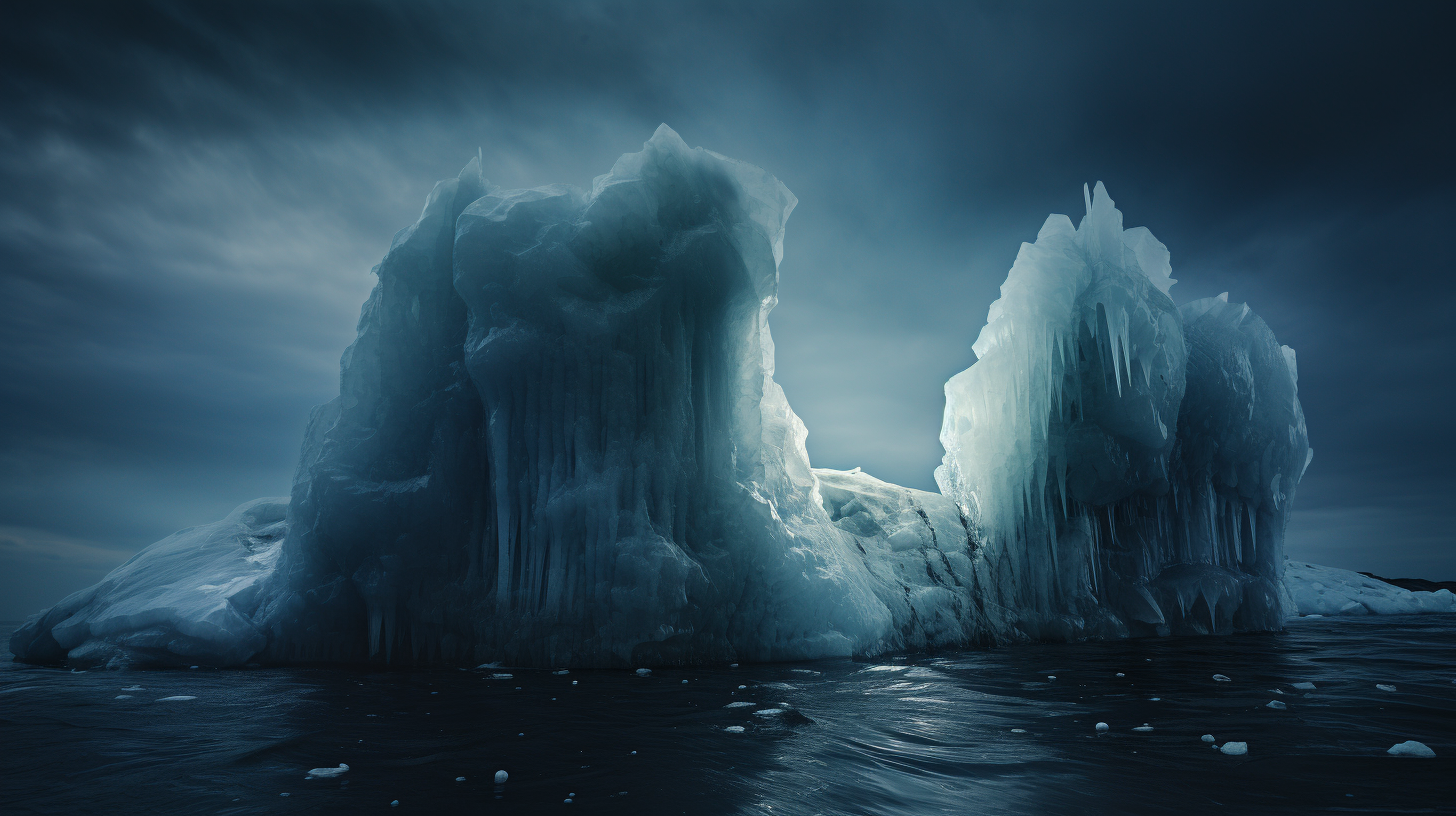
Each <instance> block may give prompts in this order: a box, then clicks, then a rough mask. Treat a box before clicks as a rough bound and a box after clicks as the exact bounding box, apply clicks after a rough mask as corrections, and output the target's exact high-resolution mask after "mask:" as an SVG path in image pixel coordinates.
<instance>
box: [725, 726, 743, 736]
mask: <svg viewBox="0 0 1456 816" xmlns="http://www.w3.org/2000/svg"><path fill="white" fill-rule="evenodd" d="M723 730H724V731H727V732H728V733H730V734H742V733H743V726H741V725H730V726H728V727H727V728H724V729H723Z"/></svg>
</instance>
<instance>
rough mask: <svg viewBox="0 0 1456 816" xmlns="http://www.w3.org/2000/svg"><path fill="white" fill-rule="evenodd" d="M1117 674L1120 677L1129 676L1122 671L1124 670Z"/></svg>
mask: <svg viewBox="0 0 1456 816" xmlns="http://www.w3.org/2000/svg"><path fill="white" fill-rule="evenodd" d="M1117 676H1118V677H1126V676H1127V675H1125V674H1123V673H1122V672H1118V673H1117Z"/></svg>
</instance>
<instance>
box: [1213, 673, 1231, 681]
mask: <svg viewBox="0 0 1456 816" xmlns="http://www.w3.org/2000/svg"><path fill="white" fill-rule="evenodd" d="M1213 679H1214V680H1215V681H1217V682H1219V683H1228V682H1230V680H1229V678H1228V677H1227V676H1226V675H1222V674H1215V675H1214V676H1213Z"/></svg>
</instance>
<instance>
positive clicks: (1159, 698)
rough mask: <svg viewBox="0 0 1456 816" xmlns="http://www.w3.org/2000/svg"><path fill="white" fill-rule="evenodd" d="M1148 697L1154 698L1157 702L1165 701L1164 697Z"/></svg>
mask: <svg viewBox="0 0 1456 816" xmlns="http://www.w3.org/2000/svg"><path fill="white" fill-rule="evenodd" d="M1148 699H1149V700H1152V701H1153V702H1155V703H1161V702H1162V701H1163V698H1162V697H1149V698H1148Z"/></svg>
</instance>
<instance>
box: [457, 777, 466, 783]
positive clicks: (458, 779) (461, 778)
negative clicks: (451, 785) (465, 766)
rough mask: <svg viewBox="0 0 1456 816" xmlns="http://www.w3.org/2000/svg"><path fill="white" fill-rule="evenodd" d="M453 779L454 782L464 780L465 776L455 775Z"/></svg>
mask: <svg viewBox="0 0 1456 816" xmlns="http://www.w3.org/2000/svg"><path fill="white" fill-rule="evenodd" d="M455 781H456V782H464V781H465V777H463V776H457V777H455Z"/></svg>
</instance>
